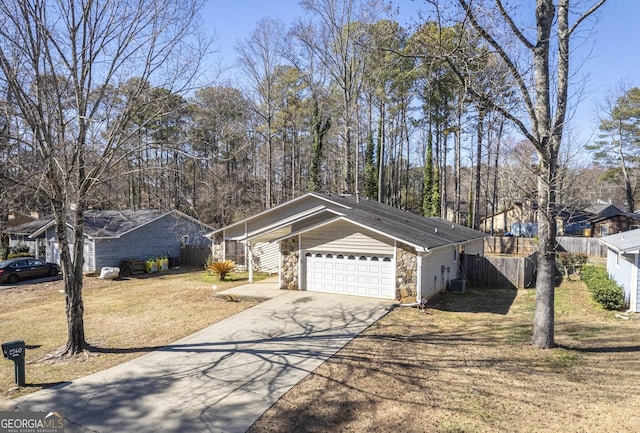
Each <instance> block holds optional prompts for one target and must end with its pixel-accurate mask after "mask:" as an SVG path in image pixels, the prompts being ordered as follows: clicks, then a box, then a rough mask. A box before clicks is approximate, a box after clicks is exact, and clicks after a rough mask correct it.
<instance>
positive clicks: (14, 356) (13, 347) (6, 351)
mask: <svg viewBox="0 0 640 433" xmlns="http://www.w3.org/2000/svg"><path fill="white" fill-rule="evenodd" d="M24 352H25V344H24V341H23V340H15V341H8V342H6V343H2V354H3V355H4V357H5V358H7V359H8V360H10V361H13V365H14V369H15V376H16V383H17V384H18V386H25V384H26V382H25V376H24V355H25V353H24Z"/></svg>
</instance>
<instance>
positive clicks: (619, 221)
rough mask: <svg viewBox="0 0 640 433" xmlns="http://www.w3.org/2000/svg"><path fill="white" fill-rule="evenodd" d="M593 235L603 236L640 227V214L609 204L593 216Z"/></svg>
mask: <svg viewBox="0 0 640 433" xmlns="http://www.w3.org/2000/svg"><path fill="white" fill-rule="evenodd" d="M590 221H591V226H592V236H594V237H597V238H602V237H605V236H608V235H613V234H616V233H620V232H626V231H629V230H634V229H637V228H640V215H639V214H636V213H631V212H624V211H621V210H620V209H618V208H617V207H615V206H614V205H609V206H607V207H606V208H605V209H603V210H602V211H601V212H600V213H598V214H597V215H596V216H595V217H593V218H591V220H590Z"/></svg>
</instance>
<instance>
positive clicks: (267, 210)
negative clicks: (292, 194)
mask: <svg viewBox="0 0 640 433" xmlns="http://www.w3.org/2000/svg"><path fill="white" fill-rule="evenodd" d="M310 195H312V194H311V193H307V194H304V195H301V196H300V197H296V198H294V199H292V200H289V201H288V202H286V203H282V204H280V205H278V206H276V207H272V208H269V209H265V210H263V211H262V212H259V213H257V214H255V215H252V216H250V217H247V218H245V219H242V220H240V221H238V222H235V223H233V224H229V225H227V226H224V227H220V228H218V229H214V230H213V231H212V232H211V233H209V235H210V236H211V235H214V234H215V233H219V232H221V231H223V230H228V229H231V228H234V227H237V226H242V225H244V224H246V223H247V222H249V221H251V220H254V219H256V218H260V217H261V216H263V215H266V214H268V213H271V212H274V211H276V210H278V209H281V208H284V207H286V206H289V205H291V204H293V203H296V202H298V201H300V200H302V199H304V198H305V197H308V196H310ZM313 196H314V197H317V196H316V195H313Z"/></svg>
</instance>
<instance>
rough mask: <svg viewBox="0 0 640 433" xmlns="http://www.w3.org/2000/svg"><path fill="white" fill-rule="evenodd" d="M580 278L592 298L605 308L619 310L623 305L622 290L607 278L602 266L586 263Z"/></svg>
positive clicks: (605, 270)
mask: <svg viewBox="0 0 640 433" xmlns="http://www.w3.org/2000/svg"><path fill="white" fill-rule="evenodd" d="M580 278H581V279H582V281H584V283H585V284H586V285H587V289H589V292H591V296H592V297H593V300H594V301H596V302H597V303H599V304H600V305H602V307H604V308H606V309H607V310H619V309H620V308H622V307H623V306H624V305H625V299H624V290H623V289H622V287H621V286H620V285H618V283H616V282H615V281H613V280H612V279H610V278H609V275H608V274H607V269H606V268H604V267H603V266H595V265H586V266H584V267H583V268H582V272H581V273H580Z"/></svg>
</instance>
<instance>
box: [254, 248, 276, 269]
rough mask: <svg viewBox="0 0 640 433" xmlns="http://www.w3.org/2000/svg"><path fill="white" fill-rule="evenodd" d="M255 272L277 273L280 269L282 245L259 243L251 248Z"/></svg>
mask: <svg viewBox="0 0 640 433" xmlns="http://www.w3.org/2000/svg"><path fill="white" fill-rule="evenodd" d="M251 251H252V256H253V270H254V271H257V272H269V273H276V272H278V270H279V269H280V244H278V243H277V242H274V243H268V242H258V243H257V244H255V245H252V246H251Z"/></svg>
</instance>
